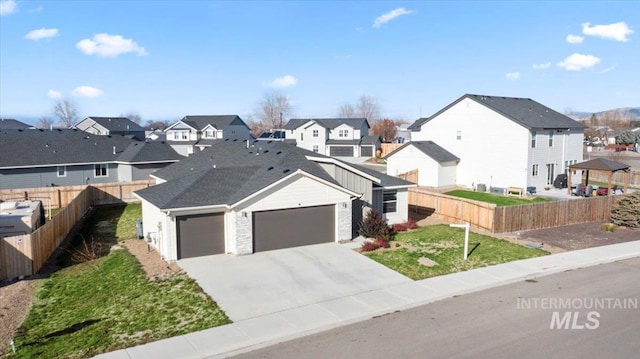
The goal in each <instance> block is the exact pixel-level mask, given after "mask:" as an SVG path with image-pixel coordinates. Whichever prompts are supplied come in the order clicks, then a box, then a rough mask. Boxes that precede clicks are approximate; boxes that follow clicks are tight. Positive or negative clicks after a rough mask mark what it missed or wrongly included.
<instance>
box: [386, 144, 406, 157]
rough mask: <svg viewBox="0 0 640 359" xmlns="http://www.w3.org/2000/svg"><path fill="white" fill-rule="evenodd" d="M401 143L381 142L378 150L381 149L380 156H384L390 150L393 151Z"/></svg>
mask: <svg viewBox="0 0 640 359" xmlns="http://www.w3.org/2000/svg"><path fill="white" fill-rule="evenodd" d="M402 145H403V144H402V143H382V144H380V150H382V153H381V154H380V156H381V157H384V156H386V155H388V154H390V153H391V152H393V151H395V150H396V149H398V148H400V147H401V146H402Z"/></svg>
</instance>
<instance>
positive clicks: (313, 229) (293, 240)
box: [253, 205, 335, 252]
mask: <svg viewBox="0 0 640 359" xmlns="http://www.w3.org/2000/svg"><path fill="white" fill-rule="evenodd" d="M334 238H335V205H329V206H317V207H303V208H292V209H281V210H275V211H263V212H253V251H254V252H263V251H270V250H273V249H281V248H289V247H297V246H306V245H310V244H318V243H327V242H333V241H334Z"/></svg>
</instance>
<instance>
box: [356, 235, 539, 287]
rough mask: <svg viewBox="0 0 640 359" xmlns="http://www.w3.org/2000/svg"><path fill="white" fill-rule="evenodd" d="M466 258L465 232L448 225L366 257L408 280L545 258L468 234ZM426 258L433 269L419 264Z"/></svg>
mask: <svg viewBox="0 0 640 359" xmlns="http://www.w3.org/2000/svg"><path fill="white" fill-rule="evenodd" d="M469 252H470V254H469V256H468V259H467V260H466V261H465V260H463V259H462V256H463V254H464V229H461V228H451V227H449V226H447V225H437V226H427V227H421V228H417V229H415V230H411V231H408V232H401V233H398V234H396V235H395V239H394V240H393V241H392V242H391V248H390V249H386V250H376V251H373V252H368V253H366V254H365V255H366V256H367V257H369V258H371V259H373V260H375V261H377V262H379V263H381V264H383V265H385V266H387V267H389V268H391V269H393V270H395V271H397V272H399V273H401V274H403V275H405V276H407V277H409V278H411V279H415V280H418V279H424V278H429V277H435V276H439V275H443V274H449V273H455V272H461V271H466V270H469V269H474V268H479V267H486V266H489V265H493V264H499V263H506V262H511V261H514V260H518V259H525V258H531V257H539V256H543V255H547V254H549V253H547V252H546V251H543V250H540V249H533V248H528V247H524V246H520V245H518V244H514V243H511V242H508V241H505V240H501V239H497V238H493V237H489V236H485V235H482V234H477V233H473V232H469ZM420 258H426V259H428V260H431V261H433V262H435V263H437V264H436V265H434V266H431V267H429V266H426V265H423V264H420V263H419V262H418V260H419V259H420Z"/></svg>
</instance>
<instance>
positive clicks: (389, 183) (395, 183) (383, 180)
mask: <svg viewBox="0 0 640 359" xmlns="http://www.w3.org/2000/svg"><path fill="white" fill-rule="evenodd" d="M349 166H351V167H354V168H356V169H358V170H360V171H362V172H364V173H366V174H368V175H369V176H372V177H375V178H377V179H379V180H380V183H379V184H377V185H376V184H374V186H380V187H385V188H390V187H416V186H417V185H416V184H415V183H413V182H409V181H405V180H403V179H402V178H398V177H393V176H389V175H388V174H386V173H382V172H380V171H376V170H374V169H371V168H369V167H365V166H361V165H356V164H350V165H349Z"/></svg>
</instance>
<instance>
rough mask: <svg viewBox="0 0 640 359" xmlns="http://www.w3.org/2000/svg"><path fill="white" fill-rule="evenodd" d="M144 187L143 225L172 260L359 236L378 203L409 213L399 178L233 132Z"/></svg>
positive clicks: (390, 213)
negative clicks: (234, 137) (364, 219)
mask: <svg viewBox="0 0 640 359" xmlns="http://www.w3.org/2000/svg"><path fill="white" fill-rule="evenodd" d="M152 176H153V177H154V178H155V179H156V183H157V184H156V185H155V186H152V187H149V188H146V189H143V190H139V191H136V192H135V194H136V196H138V197H139V198H140V199H141V200H142V216H143V230H144V233H145V236H146V237H147V239H148V240H150V242H151V244H152V245H153V246H154V247H155V248H156V249H157V250H158V251H159V252H160V254H161V255H162V257H163V258H164V259H165V260H176V259H184V258H189V257H196V256H204V255H211V254H221V253H233V254H249V253H255V252H261V251H268V250H273V249H280V248H288V247H295V246H301V245H309V244H317V243H328V242H336V241H340V240H349V239H352V238H353V237H354V236H355V235H357V234H356V231H357V228H358V223H359V222H360V220H361V219H362V216H363V215H365V214H366V213H367V211H368V210H370V209H376V210H379V211H380V212H385V213H384V216H385V217H386V218H387V219H388V220H389V222H390V223H398V222H404V221H406V220H407V216H408V202H407V192H408V188H409V187H412V186H414V185H413V184H411V183H408V182H405V181H402V180H400V179H398V178H393V177H390V176H387V175H385V174H383V173H380V172H376V171H373V170H369V169H366V168H362V167H358V166H354V165H350V164H346V163H343V162H341V161H339V160H337V159H334V158H330V157H326V156H322V155H319V154H317V153H313V152H310V151H307V150H304V149H301V148H298V147H296V146H294V145H291V144H287V143H285V142H281V141H257V140H256V141H239V140H223V141H219V142H217V143H216V144H214V145H213V146H212V147H211V148H207V149H205V150H203V151H201V152H197V153H195V154H194V155H192V156H189V157H188V158H185V159H183V160H181V161H180V162H178V163H176V164H174V165H171V166H169V167H167V168H165V169H162V170H160V171H158V172H156V173H155V174H153V175H152Z"/></svg>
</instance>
